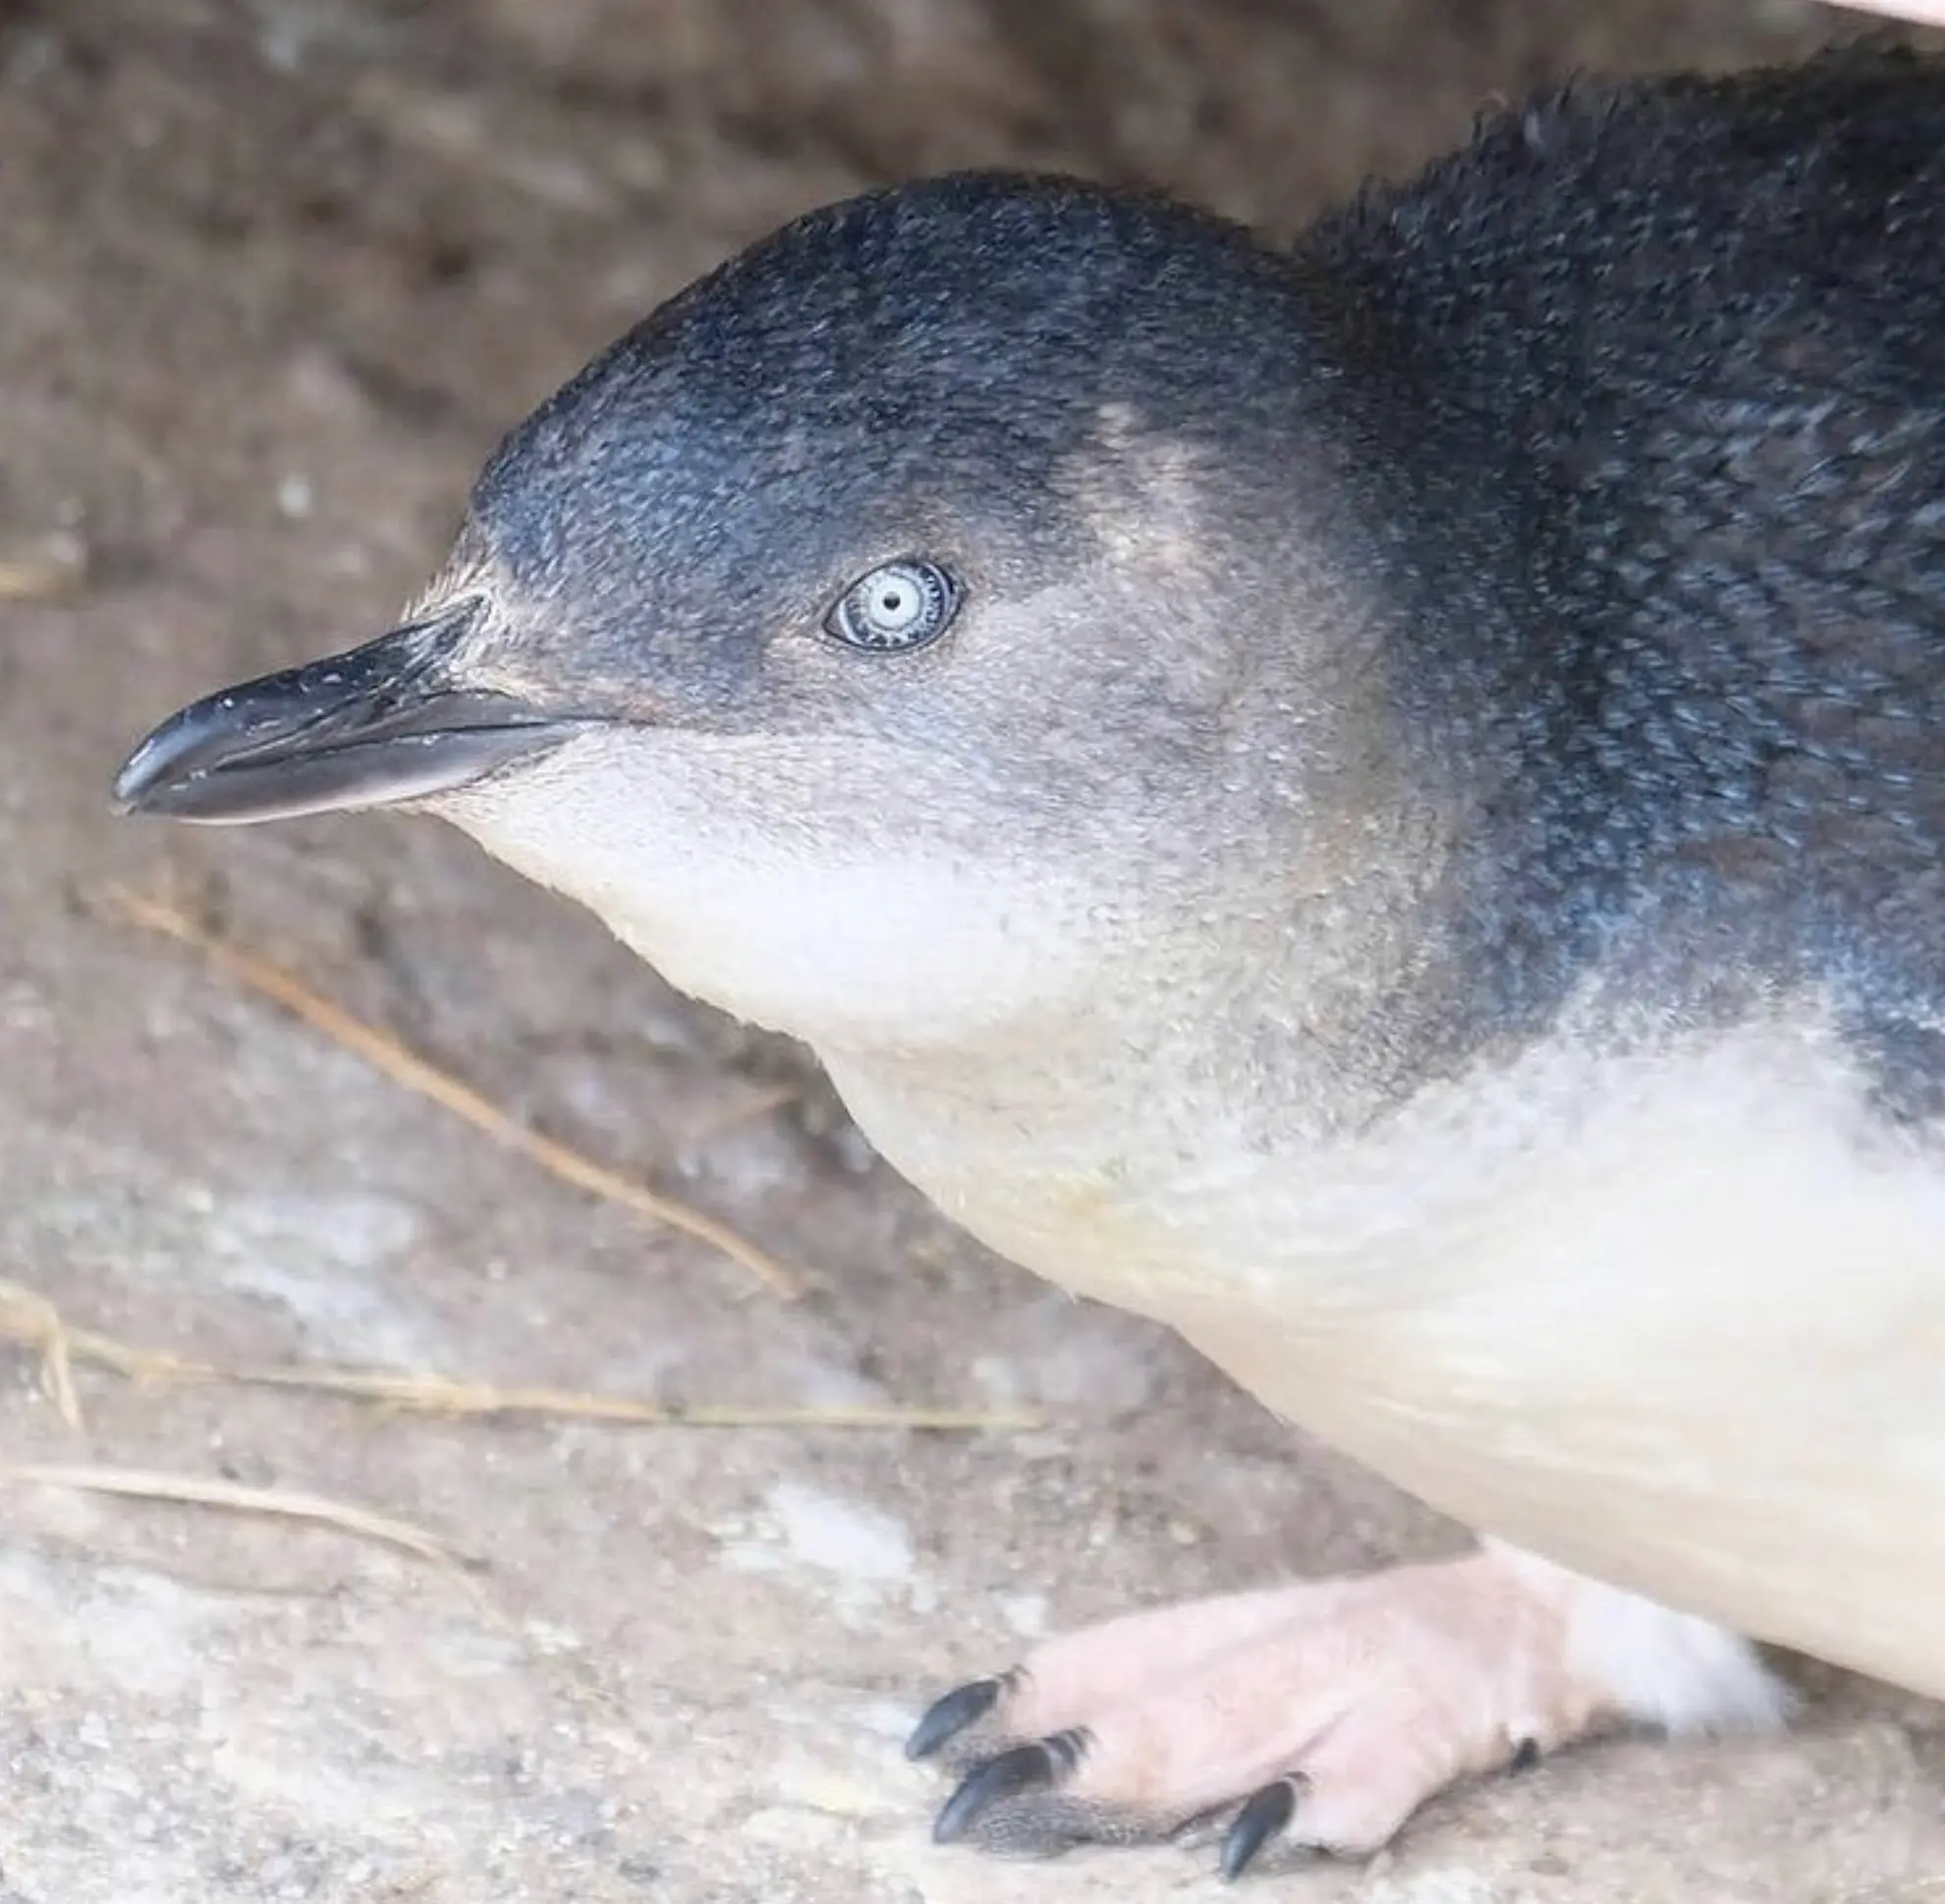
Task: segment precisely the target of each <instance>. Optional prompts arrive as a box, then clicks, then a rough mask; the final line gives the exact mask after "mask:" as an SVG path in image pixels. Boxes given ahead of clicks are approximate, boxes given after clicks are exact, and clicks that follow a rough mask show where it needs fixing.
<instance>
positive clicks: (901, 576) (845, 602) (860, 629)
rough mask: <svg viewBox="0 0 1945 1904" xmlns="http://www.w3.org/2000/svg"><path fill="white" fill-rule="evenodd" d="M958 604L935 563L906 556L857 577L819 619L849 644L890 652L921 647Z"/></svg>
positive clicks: (939, 631)
mask: <svg viewBox="0 0 1945 1904" xmlns="http://www.w3.org/2000/svg"><path fill="white" fill-rule="evenodd" d="M958 606H959V588H958V585H957V584H956V583H955V582H954V581H953V579H952V577H951V576H949V575H948V574H947V573H946V572H945V570H943V569H942V568H940V567H939V565H938V564H937V563H936V562H924V561H920V560H919V559H918V558H917V556H908V557H906V558H905V559H903V560H902V561H898V562H885V563H882V564H880V565H879V566H878V567H877V568H875V569H873V570H872V571H871V572H870V574H868V575H863V576H860V577H859V579H858V580H857V581H856V582H854V583H853V584H852V585H851V587H850V588H847V589H846V590H845V591H844V593H843V594H841V595H840V596H839V597H838V599H837V603H836V605H835V606H834V607H833V608H832V609H831V612H830V614H829V615H828V616H826V617H825V620H824V628H825V631H826V632H827V633H828V634H830V635H832V636H834V637H835V638H836V639H837V640H838V641H840V642H843V643H844V644H846V646H848V647H863V648H875V649H877V650H878V651H879V652H881V653H890V652H896V651H898V650H902V649H905V648H914V647H923V646H924V644H926V643H927V642H929V641H931V640H933V639H934V638H935V637H936V636H939V635H942V634H944V632H945V629H946V625H947V623H949V622H950V621H951V620H952V617H953V613H954V611H955V610H956V609H957V608H958Z"/></svg>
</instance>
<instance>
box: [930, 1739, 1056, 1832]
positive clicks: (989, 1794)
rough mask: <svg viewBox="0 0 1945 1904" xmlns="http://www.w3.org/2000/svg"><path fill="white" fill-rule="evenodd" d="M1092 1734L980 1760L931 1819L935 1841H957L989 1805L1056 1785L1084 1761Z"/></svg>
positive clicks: (1044, 1742)
mask: <svg viewBox="0 0 1945 1904" xmlns="http://www.w3.org/2000/svg"><path fill="white" fill-rule="evenodd" d="M1086 1745H1087V1735H1086V1733H1085V1732H1084V1730H1082V1729H1081V1728H1079V1727H1077V1728H1076V1729H1075V1730H1073V1731H1071V1732H1056V1733H1054V1734H1053V1736H1052V1737H1051V1738H1046V1739H1034V1740H1031V1741H1029V1742H1028V1744H1026V1745H1018V1746H1014V1747H1012V1748H1011V1749H1010V1750H1008V1751H1006V1752H1002V1753H1000V1754H999V1755H998V1756H997V1757H995V1758H991V1759H987V1760H985V1761H984V1762H983V1763H981V1764H976V1765H974V1766H973V1769H972V1770H971V1771H969V1772H968V1773H967V1774H966V1776H965V1777H964V1778H962V1779H961V1780H960V1781H959V1789H958V1790H957V1791H955V1792H954V1793H953V1795H952V1796H951V1797H950V1798H949V1799H947V1800H946V1802H945V1803H944V1805H942V1806H941V1807H940V1808H939V1815H938V1817H937V1818H935V1819H934V1820H932V1842H933V1843H934V1844H955V1843H957V1842H958V1841H959V1840H960V1839H961V1838H963V1837H964V1836H965V1835H966V1833H967V1832H968V1831H969V1830H970V1829H971V1828H972V1826H973V1824H974V1823H975V1822H976V1821H977V1820H978V1817H979V1814H980V1813H981V1812H983V1811H985V1810H986V1809H987V1807H988V1806H992V1805H997V1804H998V1803H999V1801H1000V1800H1001V1799H1003V1798H1017V1797H1018V1796H1019V1795H1020V1794H1021V1793H1022V1792H1031V1791H1037V1790H1039V1789H1040V1788H1042V1787H1043V1786H1048V1785H1057V1784H1059V1783H1060V1781H1061V1780H1062V1779H1064V1778H1065V1777H1066V1776H1067V1774H1068V1773H1069V1772H1071V1771H1072V1770H1073V1769H1074V1767H1075V1765H1076V1764H1079V1763H1080V1759H1081V1755H1082V1753H1083V1752H1084V1751H1085V1749H1086Z"/></svg>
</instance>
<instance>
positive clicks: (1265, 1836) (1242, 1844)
mask: <svg viewBox="0 0 1945 1904" xmlns="http://www.w3.org/2000/svg"><path fill="white" fill-rule="evenodd" d="M1296 1813H1297V1781H1296V1779H1294V1778H1279V1779H1278V1780H1277V1781H1276V1783H1275V1784H1273V1785H1265V1786H1264V1787H1263V1788H1262V1790H1260V1791H1259V1792H1256V1793H1255V1794H1254V1795H1253V1796H1252V1797H1250V1799H1248V1800H1247V1801H1246V1802H1245V1803H1244V1806H1243V1809H1242V1810H1241V1811H1240V1812H1238V1813H1237V1815H1236V1822H1235V1823H1234V1824H1232V1825H1231V1826H1230V1827H1229V1829H1228V1830H1227V1831H1226V1832H1224V1833H1223V1839H1222V1850H1221V1852H1220V1853H1219V1854H1218V1855H1217V1858H1216V1869H1217V1870H1218V1871H1220V1872H1221V1873H1222V1876H1223V1881H1224V1882H1225V1883H1229V1882H1233V1881H1234V1880H1235V1879H1236V1878H1238V1877H1241V1876H1243V1874H1244V1873H1245V1872H1246V1871H1248V1870H1249V1868H1250V1860H1251V1859H1252V1858H1253V1857H1255V1855H1256V1853H1257V1852H1259V1851H1260V1850H1261V1849H1262V1848H1263V1846H1264V1845H1266V1844H1267V1843H1269V1841H1270V1840H1271V1839H1272V1838H1273V1837H1275V1836H1276V1835H1277V1833H1278V1832H1280V1831H1282V1830H1284V1829H1285V1828H1286V1827H1287V1826H1288V1825H1289V1823H1290V1820H1292V1819H1293V1818H1294V1817H1295V1816H1296Z"/></svg>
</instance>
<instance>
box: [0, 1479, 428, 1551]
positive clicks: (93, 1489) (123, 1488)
mask: <svg viewBox="0 0 1945 1904" xmlns="http://www.w3.org/2000/svg"><path fill="white" fill-rule="evenodd" d="M6 1482H11V1483H13V1484H15V1485H16V1486H22V1487H73V1488H77V1489H79V1490H81V1491H82V1492H83V1493H90V1494H119V1495H121V1496H122V1497H123V1498H125V1499H128V1500H146V1501H173V1502H177V1503H180V1504H181V1505H184V1506H188V1507H215V1508H221V1509H223V1510H225V1511H226V1512H228V1513H232V1514H257V1515H269V1516H271V1517H273V1518H275V1519H277V1520H285V1521H306V1522H309V1523H310V1524H311V1525H312V1526H315V1527H329V1528H336V1529H337V1530H338V1531H339V1532H340V1533H341V1534H350V1535H355V1536H357V1537H358V1538H359V1539H360V1540H376V1541H378V1542H380V1543H381V1544H382V1545H385V1546H388V1547H398V1548H400V1549H401V1550H402V1551H404V1552H406V1553H410V1554H415V1555H417V1557H418V1558H419V1559H420V1560H436V1561H441V1562H444V1563H445V1564H447V1565H449V1566H450V1565H456V1564H459V1563H460V1562H462V1561H464V1560H465V1559H466V1558H467V1556H465V1555H463V1554H460V1553H458V1552H456V1551H455V1550H454V1549H453V1548H451V1547H449V1546H448V1545H447V1544H446V1543H445V1542H444V1541H443V1540H439V1539H437V1538H436V1537H435V1536H433V1535H430V1534H427V1533H425V1532H424V1530H423V1529H421V1528H416V1527H414V1526H413V1525H412V1523H411V1522H410V1521H398V1520H394V1519H393V1518H392V1517H391V1516H390V1515H389V1514H374V1513H372V1512H371V1511H370V1510H369V1509H368V1508H363V1507H355V1506H353V1505H351V1504H350V1503H349V1502H346V1501H338V1500H332V1499H331V1498H330V1497H329V1496H327V1495H324V1494H306V1493H301V1492H298V1491H296V1490H294V1489H291V1488H285V1487H246V1486H244V1485H242V1484H240V1483H238V1482H232V1481H211V1480H207V1479H205V1478H204V1477H202V1476H200V1475H178V1474H167V1473H164V1472H163V1471H162V1470H161V1469H158V1468H106V1467H97V1466H95V1465H93V1464H91V1463H88V1462H68V1461H0V1483H6Z"/></svg>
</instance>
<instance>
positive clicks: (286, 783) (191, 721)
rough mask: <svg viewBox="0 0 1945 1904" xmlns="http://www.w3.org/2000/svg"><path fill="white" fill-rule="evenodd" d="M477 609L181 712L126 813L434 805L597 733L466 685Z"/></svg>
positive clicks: (208, 816) (265, 814) (226, 815)
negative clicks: (460, 660) (516, 763)
mask: <svg viewBox="0 0 1945 1904" xmlns="http://www.w3.org/2000/svg"><path fill="white" fill-rule="evenodd" d="M476 612H477V607H476V604H475V603H473V602H472V601H470V600H469V601H462V602H458V603H455V604H454V605H453V606H451V607H450V608H441V609H440V610H439V611H438V612H437V613H436V614H434V615H432V616H429V617H427V618H426V619H424V620H422V621H416V622H409V623H407V624H406V625H405V626H404V627H403V628H395V629H394V630H393V631H392V632H391V633H390V634H389V635H381V636H379V638H378V639H377V640H376V641H375V642H367V643H366V644H364V645H363V646H362V647H357V648H353V649H352V650H351V652H350V653H349V654H338V655H333V656H332V657H331V658H330V659H328V660H324V661H312V662H309V663H307V664H306V666H304V667H301V668H287V669H285V670H284V671H283V672H282V673H281V674H268V675H264V676H263V677H262V678H261V679H260V680H256V681H247V682H245V683H243V685H242V686H240V687H235V688H228V689H225V690H224V691H223V693H221V694H217V695H211V696H209V698H208V699H207V700H198V701H196V702H195V704H194V705H193V706H189V707H185V708H184V709H183V710H182V712H181V713H179V714H172V715H171V716H170V717H169V719H167V720H166V721H164V722H163V723H162V725H161V726H160V727H158V728H157V729H156V730H155V732H154V733H152V734H151V735H149V737H148V738H147V740H145V741H143V742H142V744H141V745H140V746H139V748H137V749H136V751H135V753H134V754H132V755H131V756H129V761H128V764H127V765H126V766H124V767H123V769H122V771H121V773H120V775H119V776H118V777H117V778H116V781H115V807H116V810H117V812H124V813H158V814H162V815H165V816H166V817H168V818H170V819H187V820H198V821H201V822H203V823H205V824H210V825H225V824H235V823H240V822H242V821H245V820H257V819H288V818H291V817H293V816H295V815H297V814H300V813H325V812H341V811H344V810H346V809H350V808H355V807H380V806H389V805H392V804H395V803H397V802H399V801H408V800H423V799H425V798H427V797H428V796H430V795H433V794H439V793H448V792H451V791H452V790H453V789H454V788H456V787H463V786H466V785H467V784H468V783H469V782H471V781H473V780H477V779H480V778H481V777H482V776H484V775H486V774H488V773H491V772H492V771H493V770H494V769H495V768H496V767H502V766H505V765H506V764H507V763H508V762H509V761H512V760H518V759H521V758H522V757H523V756H528V755H531V754H538V753H542V752H544V751H545V750H546V749H548V748H550V747H557V746H559V744H560V743H561V742H562V741H564V740H566V739H567V738H568V737H569V736H570V735H571V734H573V733H575V732H577V731H579V730H580V729H581V728H582V727H584V726H585V724H586V723H585V722H584V721H578V720H575V719H573V718H555V717H553V716H550V715H547V714H543V713H541V712H539V711H538V710H536V709H535V708H533V707H531V706H529V705H528V704H527V703H526V702H525V701H522V700H516V699H515V698H514V697H513V696H511V695H501V694H492V693H484V692H479V691H475V690H471V689H467V688H464V687H461V686H458V685H456V684H455V682H454V680H453V674H452V661H453V656H454V651H455V648H456V646H457V644H458V642H459V639H460V637H462V636H463V635H464V634H465V633H466V631H467V629H468V628H469V627H470V626H471V624H472V618H473V616H474V614H475V613H476Z"/></svg>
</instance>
